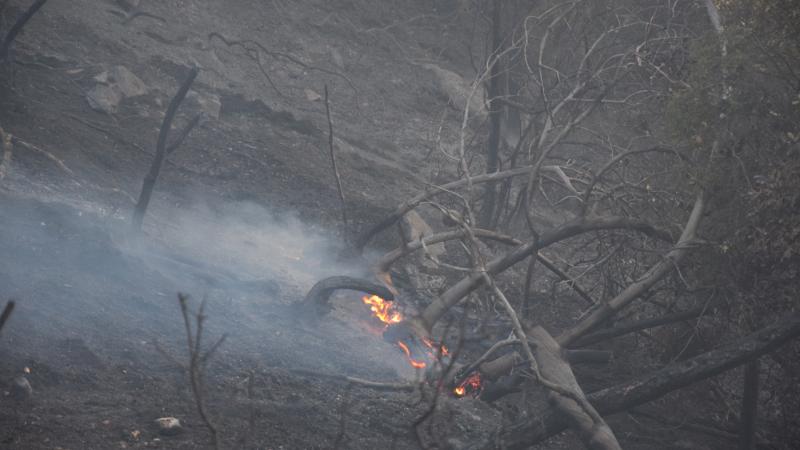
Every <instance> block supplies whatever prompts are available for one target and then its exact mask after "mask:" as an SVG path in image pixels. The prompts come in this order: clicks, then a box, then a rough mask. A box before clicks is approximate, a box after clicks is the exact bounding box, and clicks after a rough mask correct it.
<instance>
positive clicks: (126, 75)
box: [86, 66, 148, 114]
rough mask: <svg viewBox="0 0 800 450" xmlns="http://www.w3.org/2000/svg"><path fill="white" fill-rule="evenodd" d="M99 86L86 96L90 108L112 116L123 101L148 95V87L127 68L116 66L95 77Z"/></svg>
mask: <svg viewBox="0 0 800 450" xmlns="http://www.w3.org/2000/svg"><path fill="white" fill-rule="evenodd" d="M94 80H95V81H96V82H97V85H96V86H95V87H94V88H93V89H92V90H91V91H89V93H88V94H87V95H86V100H87V101H88V102H89V106H90V107H91V108H92V109H94V110H96V111H100V112H104V113H107V114H112V113H114V112H116V111H117V107H118V106H119V104H120V103H121V102H122V100H124V99H126V98H131V97H139V96H142V95H145V94H147V92H148V89H147V85H145V84H144V81H142V80H141V79H140V78H139V77H137V76H136V75H134V73H133V72H131V71H130V70H128V68H127V67H125V66H114V67H112V68H111V69H109V70H106V71H103V72H101V73H100V74H98V75H97V76H95V77H94Z"/></svg>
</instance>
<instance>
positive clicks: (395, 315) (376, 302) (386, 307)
mask: <svg viewBox="0 0 800 450" xmlns="http://www.w3.org/2000/svg"><path fill="white" fill-rule="evenodd" d="M361 300H362V301H363V302H364V304H366V305H369V309H370V310H371V311H372V315H373V316H375V317H377V318H378V319H379V320H380V321H381V322H383V323H384V324H386V326H387V327H388V326H389V325H391V324H395V323H400V322H402V321H403V315H402V314H400V312H398V311H397V309H396V308H395V306H394V302H392V301H390V300H384V299H382V298H380V297H378V296H377V295H365V296H364V297H362V298H361ZM422 342H423V343H424V344H425V346H426V347H427V349H426V351H427V354H428V356H429V357H430V358H429V360H430V361H432V360H434V359H436V358H438V357H439V356H448V355H449V352H448V351H447V347H445V346H444V345H442V346H441V347H440V350H439V353H438V354H437V352H436V350H435V349H436V344H434V343H433V341H431V340H430V339H427V338H422ZM397 345H398V346H399V347H400V348H401V349H402V350H403V353H405V354H406V357H407V358H408V362H409V364H411V366H412V367H414V368H416V369H424V368H425V367H427V365H428V364H427V363H426V362H425V361H419V360H416V359H414V357H413V356H412V355H411V349H410V348H409V347H408V345H407V344H406V343H405V342H403V341H397Z"/></svg>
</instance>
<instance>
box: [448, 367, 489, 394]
mask: <svg viewBox="0 0 800 450" xmlns="http://www.w3.org/2000/svg"><path fill="white" fill-rule="evenodd" d="M482 389H483V380H482V379H481V374H480V372H474V373H473V374H472V375H470V376H468V377H467V379H466V380H464V381H462V382H461V384H459V385H458V386H456V388H455V389H453V394H455V395H456V397H463V396H465V395H467V394H472V396H473V397H477V396H478V394H480V393H481V390H482Z"/></svg>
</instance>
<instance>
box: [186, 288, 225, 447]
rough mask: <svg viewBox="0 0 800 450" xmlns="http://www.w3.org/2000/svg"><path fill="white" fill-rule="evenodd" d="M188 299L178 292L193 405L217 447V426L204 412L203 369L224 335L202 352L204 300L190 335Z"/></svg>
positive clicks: (190, 324) (190, 323) (204, 317)
mask: <svg viewBox="0 0 800 450" xmlns="http://www.w3.org/2000/svg"><path fill="white" fill-rule="evenodd" d="M188 300H189V298H188V297H187V296H185V295H183V294H178V303H179V304H180V306H181V315H182V316H183V324H184V326H185V327H186V340H187V343H188V344H189V382H190V384H191V387H192V394H193V395H194V400H195V405H196V406H197V413H198V414H199V415H200V419H201V420H202V421H203V423H204V424H205V426H206V428H208V431H209V432H210V433H211V440H212V444H213V446H214V448H215V449H219V435H218V433H217V427H216V426H215V425H214V424H213V423H212V422H211V419H209V417H208V413H207V412H206V406H205V401H204V386H203V384H204V383H203V369H204V365H205V362H206V361H207V360H208V358H209V356H211V354H212V353H213V352H214V351H215V350H216V349H217V347H218V346H219V344H221V343H222V340H224V339H225V336H222V338H220V340H219V341H218V342H217V344H215V345H214V346H212V348H211V349H210V350H209V351H208V352H206V353H205V354H203V353H202V350H201V346H200V340H201V338H202V336H203V322H204V321H205V319H206V316H205V315H203V311H204V310H205V302H203V303H201V304H200V310H199V311H198V312H197V314H195V317H194V319H195V333H194V337H192V321H191V318H190V317H189V306H188Z"/></svg>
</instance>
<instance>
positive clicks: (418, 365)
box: [397, 341, 427, 369]
mask: <svg viewBox="0 0 800 450" xmlns="http://www.w3.org/2000/svg"><path fill="white" fill-rule="evenodd" d="M397 345H398V346H399V347H400V348H401V349H403V353H405V354H406V356H407V357H408V362H409V364H411V367H413V368H415V369H424V368H425V366H427V364H425V361H417V360H416V359H414V358H413V357H411V350H409V349H408V346H407V345H406V344H404V343H403V341H397Z"/></svg>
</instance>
